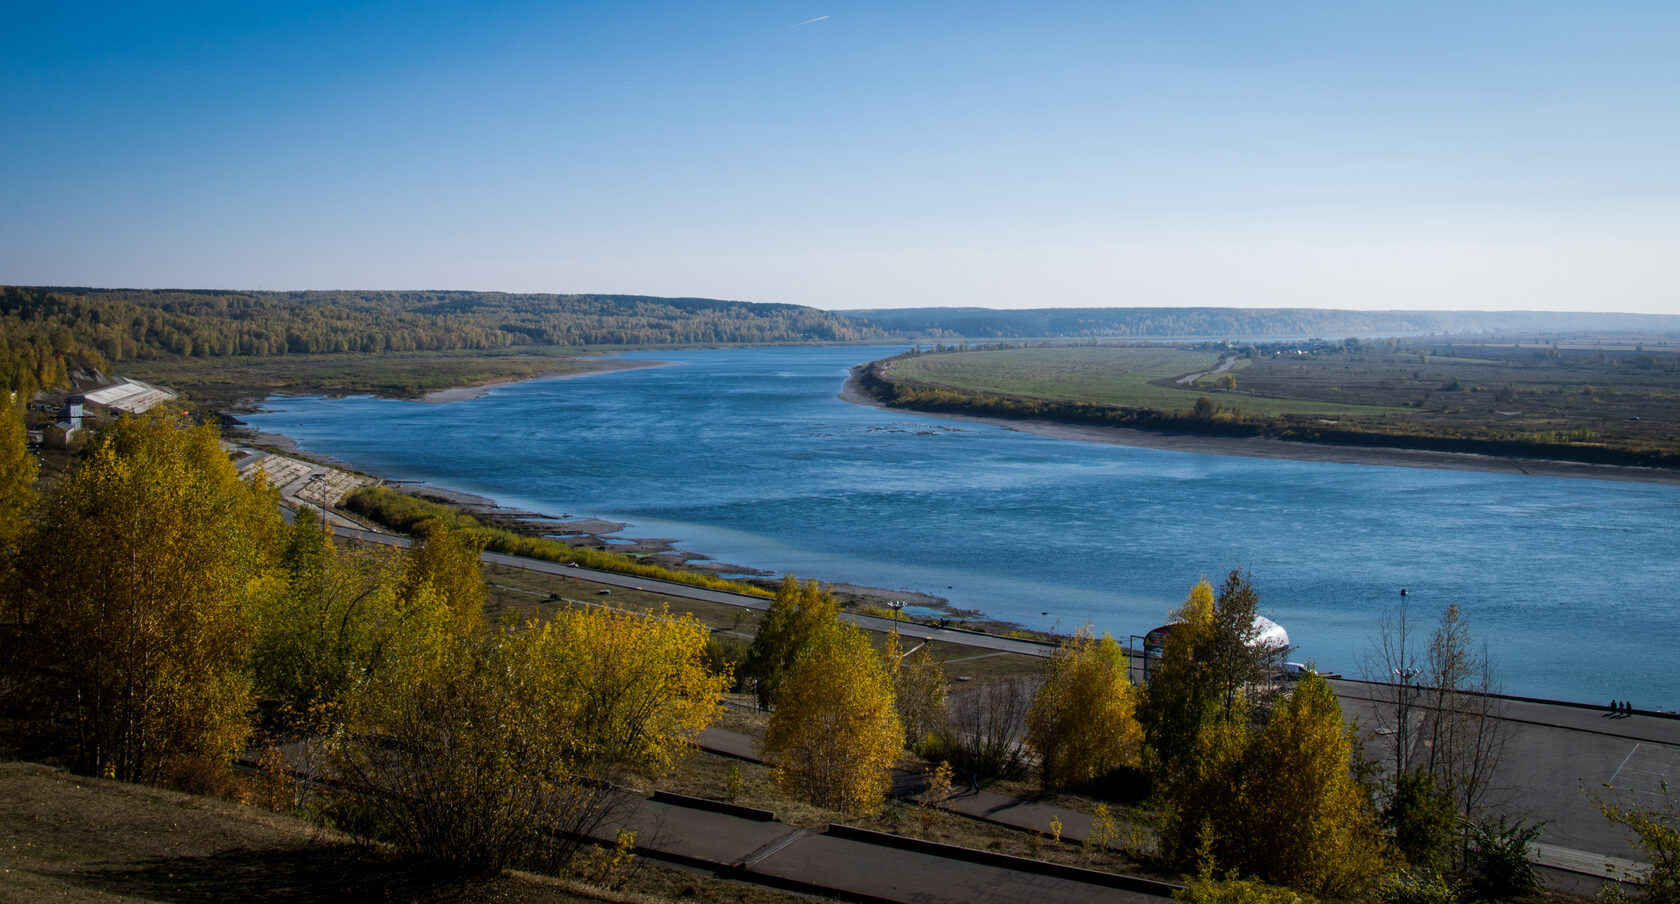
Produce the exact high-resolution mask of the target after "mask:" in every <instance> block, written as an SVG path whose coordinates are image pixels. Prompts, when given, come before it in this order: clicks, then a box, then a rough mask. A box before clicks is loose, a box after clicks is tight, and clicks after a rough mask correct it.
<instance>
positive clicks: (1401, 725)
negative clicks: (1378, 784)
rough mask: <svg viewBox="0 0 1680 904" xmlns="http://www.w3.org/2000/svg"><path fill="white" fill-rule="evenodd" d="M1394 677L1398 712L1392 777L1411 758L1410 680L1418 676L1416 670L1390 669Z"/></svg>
mask: <svg viewBox="0 0 1680 904" xmlns="http://www.w3.org/2000/svg"><path fill="white" fill-rule="evenodd" d="M1389 671H1392V672H1393V673H1394V677H1396V678H1399V679H1400V701H1399V702H1400V705H1399V707H1397V708H1398V710H1399V712H1398V713H1396V714H1395V715H1396V716H1397V718H1396V719H1395V720H1394V776H1395V778H1396V779H1398V778H1399V777H1400V773H1401V771H1402V770H1403V767H1404V766H1405V764H1406V761H1407V759H1408V758H1409V757H1410V756H1411V752H1412V751H1411V737H1412V687H1413V685H1412V679H1413V678H1416V677H1417V676H1418V670H1417V669H1413V668H1402V669H1390V670H1389Z"/></svg>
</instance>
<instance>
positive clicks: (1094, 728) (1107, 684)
mask: <svg viewBox="0 0 1680 904" xmlns="http://www.w3.org/2000/svg"><path fill="white" fill-rule="evenodd" d="M1128 666H1129V662H1128V661H1127V656H1126V651H1124V650H1122V649H1120V645H1119V644H1117V643H1115V642H1114V638H1112V637H1110V636H1108V635H1107V634H1104V635H1103V636H1102V637H1100V638H1099V637H1095V636H1093V635H1092V633H1091V632H1090V631H1089V630H1088V629H1081V630H1080V631H1079V632H1078V633H1077V634H1075V635H1074V636H1073V637H1071V638H1069V639H1068V640H1066V641H1064V642H1063V643H1062V644H1061V646H1059V647H1057V649H1056V652H1055V654H1054V655H1053V656H1052V657H1051V658H1050V662H1049V667H1048V669H1047V673H1046V677H1045V681H1044V684H1043V685H1041V686H1040V687H1039V689H1038V693H1037V695H1036V696H1034V698H1033V702H1032V708H1031V709H1030V710H1029V711H1028V713H1027V743H1028V744H1029V745H1030V746H1031V747H1032V748H1033V749H1034V750H1035V751H1037V752H1038V756H1039V770H1040V772H1041V774H1042V776H1043V781H1044V786H1045V787H1046V788H1079V787H1084V786H1088V785H1090V784H1092V783H1093V782H1096V781H1097V780H1099V779H1101V778H1103V777H1104V776H1107V775H1109V774H1110V773H1113V772H1114V771H1115V770H1117V769H1120V768H1122V767H1127V766H1138V765H1140V763H1141V762H1142V759H1141V753H1142V747H1143V729H1142V728H1141V727H1140V726H1139V725H1138V721H1137V716H1136V712H1135V710H1136V705H1137V700H1136V696H1135V694H1134V690H1133V688H1132V685H1131V682H1130V681H1129V680H1128V679H1127V677H1126V672H1127V668H1128Z"/></svg>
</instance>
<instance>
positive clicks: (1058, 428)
mask: <svg viewBox="0 0 1680 904" xmlns="http://www.w3.org/2000/svg"><path fill="white" fill-rule="evenodd" d="M840 398H842V399H844V400H845V401H848V402H853V403H856V404H859V405H870V406H873V407H876V408H887V407H888V406H886V405H883V404H881V402H879V401H877V400H876V399H875V398H874V397H872V396H870V395H869V394H867V393H865V392H864V391H863V390H862V389H860V388H859V387H858V384H857V378H856V377H850V378H848V379H847V380H846V385H845V388H844V389H842V390H841V392H840ZM893 410H898V409H893ZM903 410H909V411H914V409H903ZM915 413H916V414H924V415H927V416H928V417H937V418H944V419H947V420H955V421H969V422H972V423H980V424H993V425H996V426H999V427H1004V428H1006V429H1009V430H1019V431H1021V432H1023V433H1032V434H1035V435H1038V436H1048V437H1051V438H1054V439H1071V440H1077V441H1079V442H1087V443H1108V444H1110V445H1116V446H1137V447H1139V448H1144V449H1164V450H1167V451H1172V452H1194V453H1197V454H1199V455H1236V456H1242V457H1245V458H1273V459H1287V460H1290V461H1316V462H1331V463H1337V464H1355V465H1381V466H1386V467H1396V468H1435V469H1440V470H1449V471H1482V472H1489V473H1497V474H1528V475H1534V476H1542V477H1577V478H1585V479H1589V480H1625V481H1634V482H1639V483H1665V484H1676V485H1680V471H1673V470H1669V469H1666V468H1634V467H1625V466H1620V465H1595V464H1586V463H1583V462H1573V461H1556V460H1549V459H1534V458H1504V457H1500V456H1494V455H1477V454H1474V453H1469V452H1429V451H1422V450H1417V449H1392V448H1384V447H1380V446H1330V445H1319V444H1315V443H1297V442H1288V441H1285V440H1280V439H1272V438H1269V437H1260V436H1252V437H1250V436H1242V437H1236V436H1199V435H1195V434H1189V433H1156V432H1154V431H1150V430H1134V429H1129V428H1125V427H1096V426H1086V425H1082V424H1064V423H1059V422H1056V421H1043V420H1033V419H1026V418H1023V419H1014V418H992V417H976V416H973V415H967V414H945V413H942V412H932V411H916V412H915Z"/></svg>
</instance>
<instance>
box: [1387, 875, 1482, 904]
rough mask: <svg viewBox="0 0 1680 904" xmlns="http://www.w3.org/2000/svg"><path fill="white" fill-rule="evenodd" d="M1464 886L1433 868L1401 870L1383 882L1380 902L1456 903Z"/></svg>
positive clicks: (1403, 903) (1389, 903)
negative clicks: (1414, 870)
mask: <svg viewBox="0 0 1680 904" xmlns="http://www.w3.org/2000/svg"><path fill="white" fill-rule="evenodd" d="M1463 892H1464V886H1463V885H1461V884H1459V883H1458V882H1455V881H1453V880H1451V879H1449V878H1447V877H1446V876H1444V875H1442V874H1440V873H1438V872H1436V871H1434V870H1429V869H1425V870H1418V871H1416V872H1410V871H1408V872H1403V873H1401V874H1400V875H1398V876H1396V877H1394V878H1393V879H1390V880H1389V881H1387V882H1385V883H1383V886H1382V891H1381V894H1380V897H1381V898H1382V904H1458V901H1459V898H1460V896H1461V895H1462V894H1463Z"/></svg>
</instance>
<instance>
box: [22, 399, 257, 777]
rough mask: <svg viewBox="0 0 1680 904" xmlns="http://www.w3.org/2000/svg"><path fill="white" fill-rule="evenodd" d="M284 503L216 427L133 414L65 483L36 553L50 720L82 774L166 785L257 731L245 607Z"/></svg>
mask: <svg viewBox="0 0 1680 904" xmlns="http://www.w3.org/2000/svg"><path fill="white" fill-rule="evenodd" d="M279 530H280V521H279V515H278V511H277V508H276V499H275V495H274V494H273V493H272V492H271V491H269V490H267V489H266V488H265V487H262V486H260V485H258V486H250V485H247V484H246V483H244V482H243V481H241V480H240V479H239V475H238V473H237V472H236V471H235V470H234V467H233V465H232V464H231V463H229V461H228V457H227V453H226V452H224V451H223V450H222V448H221V446H220V444H219V442H218V439H217V436H216V433H215V430H214V429H213V428H210V427H182V426H179V425H177V424H176V423H175V422H173V421H171V420H169V419H167V418H164V417H161V416H151V417H146V418H140V419H132V418H130V419H124V420H122V421H119V422H117V423H115V424H113V425H111V426H109V427H107V428H106V429H105V430H104V431H103V432H101V433H100V434H99V436H98V437H97V438H96V439H95V441H94V442H93V445H92V446H91V448H90V449H89V450H88V453H87V454H86V456H85V458H84V459H83V460H82V461H81V462H80V464H79V465H78V466H77V467H76V468H75V469H73V470H72V471H71V472H70V473H69V474H67V475H66V476H65V477H64V478H63V480H62V481H61V482H60V484H59V485H58V487H57V488H56V490H55V492H54V493H53V494H52V498H51V500H50V501H49V503H48V505H47V507H46V511H45V514H44V517H43V520H42V524H41V527H40V529H39V531H37V532H35V533H34V534H33V535H32V536H31V537H30V539H29V540H28V542H27V544H26V548H25V549H24V551H23V559H24V563H25V565H24V567H25V568H26V569H27V572H28V574H29V575H30V580H29V581H28V582H27V584H26V586H25V587H24V588H23V593H22V597H23V614H24V622H25V627H24V630H25V631H26V632H27V633H28V635H29V643H28V644H27V649H28V654H29V656H30V658H31V664H32V665H33V666H34V667H35V668H36V671H37V674H39V675H42V676H44V678H43V681H42V683H41V685H40V686H39V688H38V689H39V690H40V691H41V693H42V695H41V697H40V698H39V699H40V700H41V701H42V703H43V705H44V707H45V710H44V711H43V712H42V713H41V715H42V716H43V717H44V718H48V719H62V720H63V721H64V724H66V725H67V726H68V731H67V732H66V733H65V737H66V740H67V743H68V746H69V750H68V751H67V753H68V754H69V756H70V758H71V759H72V761H73V762H74V764H75V766H76V768H78V769H80V770H82V771H87V772H96V773H103V774H107V775H111V776H114V777H116V778H120V779H125V780H139V781H158V780H162V779H165V778H168V777H171V776H172V775H186V774H188V773H190V772H194V771H196V770H200V769H205V768H208V769H217V768H220V767H221V766H223V765H225V763H226V761H227V760H228V758H229V757H230V756H231V754H232V753H233V752H235V751H236V750H238V749H239V747H240V746H241V745H242V744H243V742H244V740H245V738H246V735H247V734H248V732H249V723H248V718H247V713H248V711H249V710H250V708H251V690H250V683H249V680H248V679H247V677H246V675H245V671H244V668H243V666H244V662H245V658H246V654H247V652H248V650H249V646H250V642H251V636H252V630H251V623H250V620H249V619H248V617H247V615H246V604H247V602H248V601H249V600H250V599H251V598H252V596H253V595H255V594H258V593H261V592H264V587H265V586H266V584H267V583H268V582H269V581H270V580H271V579H272V569H271V564H272V563H271V557H270V547H269V546H268V543H269V542H271V539H272V538H273V537H274V536H277V535H278V533H279Z"/></svg>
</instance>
